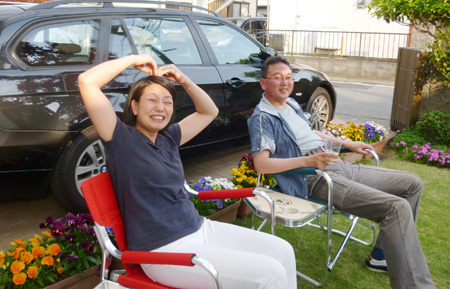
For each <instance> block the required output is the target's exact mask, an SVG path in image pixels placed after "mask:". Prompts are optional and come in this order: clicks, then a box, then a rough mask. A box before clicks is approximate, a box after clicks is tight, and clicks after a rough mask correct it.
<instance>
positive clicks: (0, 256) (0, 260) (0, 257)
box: [0, 251, 6, 267]
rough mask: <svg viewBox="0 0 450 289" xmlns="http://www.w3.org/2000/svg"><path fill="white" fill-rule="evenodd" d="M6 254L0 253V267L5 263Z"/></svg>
mask: <svg viewBox="0 0 450 289" xmlns="http://www.w3.org/2000/svg"><path fill="white" fill-rule="evenodd" d="M5 257H6V254H5V252H3V251H0V267H1V266H3V264H4V263H5Z"/></svg>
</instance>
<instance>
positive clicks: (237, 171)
mask: <svg viewBox="0 0 450 289" xmlns="http://www.w3.org/2000/svg"><path fill="white" fill-rule="evenodd" d="M231 174H232V175H236V176H239V175H240V174H241V172H240V171H239V170H238V169H237V168H233V169H232V170H231Z"/></svg>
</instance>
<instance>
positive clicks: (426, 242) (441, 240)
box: [236, 151, 450, 289]
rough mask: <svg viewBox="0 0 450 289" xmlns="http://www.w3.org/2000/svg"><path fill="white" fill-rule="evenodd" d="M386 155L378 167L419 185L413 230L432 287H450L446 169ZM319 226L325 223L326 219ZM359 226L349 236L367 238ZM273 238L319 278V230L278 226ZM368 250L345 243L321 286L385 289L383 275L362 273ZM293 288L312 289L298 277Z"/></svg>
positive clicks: (341, 221)
mask: <svg viewBox="0 0 450 289" xmlns="http://www.w3.org/2000/svg"><path fill="white" fill-rule="evenodd" d="M387 153H388V154H389V155H390V156H391V157H390V158H389V159H387V160H385V161H383V162H382V163H381V166H382V167H385V168H390V169H396V170H404V171H408V172H412V173H415V174H416V175H418V176H420V177H421V178H422V180H423V182H424V191H423V194H422V200H421V205H420V212H419V220H418V224H417V226H418V228H417V231H418V234H419V238H420V241H421V244H422V249H423V252H424V255H425V257H426V259H427V263H428V266H429V268H430V271H431V276H432V278H433V281H434V283H435V285H436V288H450V266H449V257H448V250H449V248H450V240H449V239H450V209H448V207H447V205H448V204H449V202H450V189H449V188H450V170H449V169H439V168H436V167H429V166H426V165H418V164H414V163H410V162H407V161H403V160H399V159H397V158H396V157H395V156H394V155H393V154H392V152H390V151H388V152H387ZM334 219H335V221H334V223H333V226H335V228H339V229H343V228H344V225H346V224H349V221H348V220H346V219H345V218H343V217H341V216H335V218H334ZM323 222H324V224H325V223H326V221H325V220H324V221H323ZM236 224H237V225H240V226H244V227H250V226H251V216H247V217H246V218H245V219H241V220H237V221H236ZM358 227H360V228H357V229H356V230H355V233H354V235H355V236H357V237H360V238H362V239H364V240H369V239H370V238H371V235H370V231H369V230H367V229H366V228H364V227H363V226H358ZM263 231H265V232H269V226H268V225H266V227H265V228H264V229H263ZM276 234H277V236H280V237H282V238H283V239H286V240H288V241H289V242H290V243H291V244H292V245H293V247H294V250H295V253H296V258H297V269H298V270H300V271H301V272H303V273H304V274H306V275H309V276H310V277H312V278H314V279H316V280H318V279H320V278H322V276H323V270H324V268H325V264H326V261H325V241H326V239H325V234H324V233H322V231H320V230H318V229H316V228H312V227H309V226H306V227H304V228H295V229H292V228H285V227H282V226H280V225H277V227H276ZM341 240H342V238H341V237H340V236H336V235H334V236H333V245H334V246H333V252H335V251H336V250H337V249H338V245H339V244H340V242H341ZM370 250H371V247H367V246H364V245H361V244H359V243H355V242H351V241H350V242H349V243H348V244H347V246H346V248H345V249H344V252H343V253H342V255H341V257H340V259H339V260H338V262H337V264H336V265H335V267H334V269H333V271H332V272H331V274H330V279H329V281H328V283H327V285H326V286H325V288H336V289H338V288H339V289H341V288H364V289H372V288H373V289H383V288H390V284H389V278H388V276H387V274H381V273H373V272H371V271H369V270H368V269H366V267H365V265H364V260H365V258H366V256H367V254H368V253H369V252H370ZM298 288H317V287H314V286H313V285H311V284H310V283H308V282H306V281H304V280H303V279H301V278H298Z"/></svg>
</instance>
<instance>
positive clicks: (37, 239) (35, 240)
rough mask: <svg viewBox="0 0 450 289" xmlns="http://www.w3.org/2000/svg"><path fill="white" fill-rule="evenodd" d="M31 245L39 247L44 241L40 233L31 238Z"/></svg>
mask: <svg viewBox="0 0 450 289" xmlns="http://www.w3.org/2000/svg"><path fill="white" fill-rule="evenodd" d="M30 243H31V246H33V247H39V246H40V245H41V243H42V237H41V236H39V235H34V238H31V239H30Z"/></svg>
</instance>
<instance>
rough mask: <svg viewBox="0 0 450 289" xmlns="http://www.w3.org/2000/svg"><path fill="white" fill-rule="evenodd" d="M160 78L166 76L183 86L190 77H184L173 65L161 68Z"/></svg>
mask: <svg viewBox="0 0 450 289" xmlns="http://www.w3.org/2000/svg"><path fill="white" fill-rule="evenodd" d="M157 75H158V76H164V77H165V78H167V79H168V80H171V81H174V82H176V83H179V84H181V85H183V84H184V83H185V82H186V80H187V79H188V77H187V76H186V75H184V74H183V73H182V72H181V71H180V70H179V69H178V67H176V66H175V65H173V64H170V65H165V66H161V67H160V68H159V69H158V71H157Z"/></svg>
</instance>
